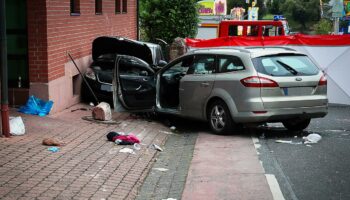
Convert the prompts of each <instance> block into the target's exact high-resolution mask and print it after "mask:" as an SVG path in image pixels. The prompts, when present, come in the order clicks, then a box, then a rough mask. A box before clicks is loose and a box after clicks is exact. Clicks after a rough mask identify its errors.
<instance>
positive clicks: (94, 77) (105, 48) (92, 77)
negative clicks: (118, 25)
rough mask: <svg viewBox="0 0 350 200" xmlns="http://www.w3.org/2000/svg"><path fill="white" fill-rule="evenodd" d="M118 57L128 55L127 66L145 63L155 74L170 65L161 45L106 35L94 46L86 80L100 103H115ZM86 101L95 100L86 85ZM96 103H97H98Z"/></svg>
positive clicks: (98, 39) (84, 95)
mask: <svg viewBox="0 0 350 200" xmlns="http://www.w3.org/2000/svg"><path fill="white" fill-rule="evenodd" d="M116 54H117V55H128V56H130V57H129V58H128V59H126V58H125V59H122V60H121V63H124V65H133V64H135V63H139V62H145V63H146V64H147V65H149V66H150V67H151V68H152V69H153V70H154V71H157V70H159V69H160V68H161V67H162V66H164V65H166V64H167V63H166V61H165V60H164V56H163V53H162V49H161V47H160V46H159V45H158V44H153V43H147V42H140V41H136V40H131V39H127V38H123V37H110V36H102V37H98V38H96V39H95V40H94V41H93V43H92V60H93V62H92V64H91V66H90V67H89V68H87V70H86V72H85V73H84V77H85V79H86V81H87V82H88V85H89V86H90V87H91V88H92V90H93V92H94V93H95V94H96V96H97V97H98V99H99V101H107V102H109V103H111V104H112V103H113V100H112V96H113V94H112V80H113V69H114V67H115V61H116ZM81 92H82V99H83V100H85V101H90V102H91V101H94V99H93V98H91V97H92V95H91V92H90V91H89V90H88V86H87V84H86V83H85V82H83V84H82V90H81ZM95 103H96V102H95Z"/></svg>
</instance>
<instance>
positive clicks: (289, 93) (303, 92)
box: [282, 87, 314, 96]
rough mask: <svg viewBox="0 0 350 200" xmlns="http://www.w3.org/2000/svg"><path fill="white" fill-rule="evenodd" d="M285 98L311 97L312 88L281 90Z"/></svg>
mask: <svg viewBox="0 0 350 200" xmlns="http://www.w3.org/2000/svg"><path fill="white" fill-rule="evenodd" d="M282 89H283V93H284V95H285V96H304V95H312V93H313V89H314V88H313V87H290V88H282Z"/></svg>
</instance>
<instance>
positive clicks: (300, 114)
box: [114, 47, 328, 134]
mask: <svg viewBox="0 0 350 200" xmlns="http://www.w3.org/2000/svg"><path fill="white" fill-rule="evenodd" d="M125 59H126V60H128V59H135V60H137V59H136V58H134V57H130V56H120V62H117V63H116V64H117V65H116V68H115V74H116V76H115V85H114V96H115V100H116V101H115V102H114V103H115V104H120V105H121V106H122V107H124V108H125V109H126V110H130V111H147V110H148V111H156V112H160V113H168V114H174V115H179V116H182V117H189V118H195V119H200V120H205V121H208V122H209V125H210V127H211V129H212V131H213V132H215V133H218V134H222V133H230V132H231V131H232V130H234V128H236V127H238V126H239V125H242V124H260V123H265V122H282V123H283V124H284V126H285V127H286V128H287V129H289V130H303V129H305V128H306V127H307V126H308V125H309V123H310V120H311V118H317V117H324V116H325V115H326V114H327V107H328V99H327V87H326V85H327V80H326V78H325V75H324V74H323V73H322V71H320V70H319V68H318V67H317V66H316V65H315V64H314V63H313V62H312V61H311V60H310V59H309V58H308V57H307V55H305V54H303V53H299V52H297V51H294V50H291V49H287V48H232V47H228V48H211V49H197V50H193V51H190V52H189V53H187V54H186V55H184V56H182V57H180V58H178V59H176V60H174V61H172V62H171V63H169V64H168V65H166V66H165V67H163V68H162V69H160V70H159V71H158V72H155V71H154V70H153V69H152V68H151V67H150V66H149V65H148V64H147V63H146V62H141V61H138V63H137V64H135V65H127V64H125V63H124V62H122V60H125Z"/></svg>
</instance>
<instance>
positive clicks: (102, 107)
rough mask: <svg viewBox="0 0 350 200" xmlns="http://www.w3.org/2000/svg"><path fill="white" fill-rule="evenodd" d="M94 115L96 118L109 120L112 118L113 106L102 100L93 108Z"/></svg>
mask: <svg viewBox="0 0 350 200" xmlns="http://www.w3.org/2000/svg"><path fill="white" fill-rule="evenodd" d="M92 117H93V118H94V119H96V120H101V121H109V120H111V119H112V111H111V106H110V105H109V104H108V103H106V102H101V103H99V104H98V105H97V106H95V107H94V108H93V109H92Z"/></svg>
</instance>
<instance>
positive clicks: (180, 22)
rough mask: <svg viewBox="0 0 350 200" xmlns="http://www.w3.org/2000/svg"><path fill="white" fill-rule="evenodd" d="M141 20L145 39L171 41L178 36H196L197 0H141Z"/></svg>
mask: <svg viewBox="0 0 350 200" xmlns="http://www.w3.org/2000/svg"><path fill="white" fill-rule="evenodd" d="M140 21H141V28H142V31H143V33H144V35H145V37H146V38H145V39H146V40H149V41H154V40H155V39H156V38H160V39H163V40H165V41H166V42H168V43H171V42H172V41H173V40H174V38H176V37H194V36H195V35H196V33H197V23H198V13H197V4H196V0H141V1H140Z"/></svg>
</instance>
